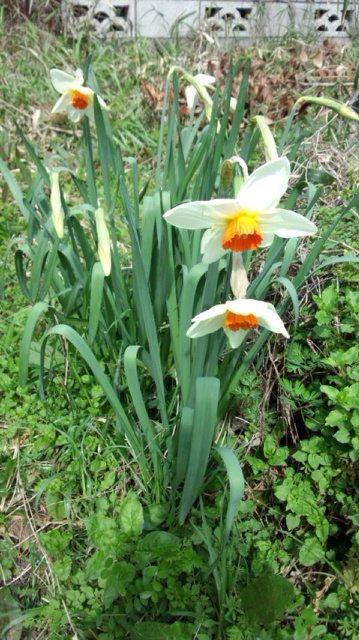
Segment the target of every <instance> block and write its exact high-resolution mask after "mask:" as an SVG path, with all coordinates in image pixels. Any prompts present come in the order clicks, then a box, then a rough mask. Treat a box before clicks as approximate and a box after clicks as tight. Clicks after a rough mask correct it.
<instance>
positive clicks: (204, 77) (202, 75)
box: [195, 73, 216, 86]
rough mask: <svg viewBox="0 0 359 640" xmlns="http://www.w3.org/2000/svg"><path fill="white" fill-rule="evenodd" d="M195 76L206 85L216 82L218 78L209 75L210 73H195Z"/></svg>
mask: <svg viewBox="0 0 359 640" xmlns="http://www.w3.org/2000/svg"><path fill="white" fill-rule="evenodd" d="M195 78H196V80H198V82H200V84H203V85H204V86H206V85H211V84H214V83H215V82H216V78H215V77H214V76H210V75H208V73H197V75H195Z"/></svg>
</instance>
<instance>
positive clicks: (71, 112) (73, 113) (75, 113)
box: [67, 104, 84, 122]
mask: <svg viewBox="0 0 359 640" xmlns="http://www.w3.org/2000/svg"><path fill="white" fill-rule="evenodd" d="M83 113H84V112H83V111H81V110H80V109H76V107H73V106H72V104H69V105H68V107H67V115H68V117H69V118H70V120H71V121H72V122H79V120H81V117H82V116H83Z"/></svg>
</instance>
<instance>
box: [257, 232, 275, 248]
mask: <svg viewBox="0 0 359 640" xmlns="http://www.w3.org/2000/svg"><path fill="white" fill-rule="evenodd" d="M273 240H274V233H265V232H264V233H263V240H262V242H261V243H260V245H259V246H260V247H261V249H263V248H264V247H269V246H270V245H271V244H272V242H273Z"/></svg>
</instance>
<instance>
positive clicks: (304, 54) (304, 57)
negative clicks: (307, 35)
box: [299, 47, 308, 64]
mask: <svg viewBox="0 0 359 640" xmlns="http://www.w3.org/2000/svg"><path fill="white" fill-rule="evenodd" d="M299 60H300V61H301V62H302V63H303V64H305V63H306V62H308V54H307V52H306V50H305V49H304V47H303V48H302V49H301V52H300V54H299Z"/></svg>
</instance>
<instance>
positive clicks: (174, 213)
mask: <svg viewBox="0 0 359 640" xmlns="http://www.w3.org/2000/svg"><path fill="white" fill-rule="evenodd" d="M237 212H238V203H237V201H236V200H229V199H223V200H203V201H201V200H199V201H197V202H185V203H183V204H180V205H178V206H177V207H174V209H170V210H169V211H167V212H166V213H165V214H164V216H163V217H164V218H165V220H167V222H168V223H169V224H173V225H174V226H175V227H179V228H180V229H208V228H209V227H211V226H212V225H213V224H215V223H217V222H223V223H224V218H226V216H231V215H235V214H236V213H237Z"/></svg>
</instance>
